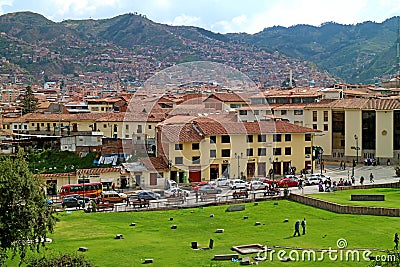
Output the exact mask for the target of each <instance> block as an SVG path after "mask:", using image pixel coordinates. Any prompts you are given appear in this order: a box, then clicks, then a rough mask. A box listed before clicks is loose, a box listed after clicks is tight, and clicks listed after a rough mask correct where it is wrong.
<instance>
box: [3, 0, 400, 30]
mask: <svg viewBox="0 0 400 267" xmlns="http://www.w3.org/2000/svg"><path fill="white" fill-rule="evenodd" d="M17 11H32V12H36V13H39V14H42V15H44V16H45V17H46V18H48V19H50V20H52V21H56V22H59V21H62V20H66V19H89V18H92V19H103V18H112V17H115V16H117V15H121V14H125V13H129V12H132V13H133V12H138V13H140V14H143V15H146V16H147V17H148V18H149V19H151V20H153V21H155V22H159V23H166V24H172V25H190V26H199V27H202V28H205V29H208V30H211V31H214V32H220V33H227V32H247V33H256V32H259V31H262V30H263V29H264V28H267V27H271V26H275V25H280V26H286V27H288V26H292V25H296V24H309V25H315V26H318V25H320V24H321V23H323V22H328V21H334V22H337V23H341V24H355V23H359V22H364V21H375V22H382V21H384V20H386V19H388V18H390V17H393V16H398V15H400V1H399V0H0V15H1V14H5V13H10V12H17Z"/></svg>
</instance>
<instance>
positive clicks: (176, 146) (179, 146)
mask: <svg viewBox="0 0 400 267" xmlns="http://www.w3.org/2000/svg"><path fill="white" fill-rule="evenodd" d="M175 150H183V144H175Z"/></svg>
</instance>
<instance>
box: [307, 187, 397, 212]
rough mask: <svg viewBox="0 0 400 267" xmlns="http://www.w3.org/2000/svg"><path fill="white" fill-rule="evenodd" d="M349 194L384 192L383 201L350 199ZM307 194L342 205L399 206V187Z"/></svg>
mask: <svg viewBox="0 0 400 267" xmlns="http://www.w3.org/2000/svg"><path fill="white" fill-rule="evenodd" d="M351 194H384V195H385V201H351V200H350V196H351ZM309 196H311V197H315V198H319V199H323V200H327V201H331V202H335V203H338V204H342V205H350V206H371V207H385V208H400V188H374V189H358V190H342V191H335V192H332V193H322V194H311V195H309Z"/></svg>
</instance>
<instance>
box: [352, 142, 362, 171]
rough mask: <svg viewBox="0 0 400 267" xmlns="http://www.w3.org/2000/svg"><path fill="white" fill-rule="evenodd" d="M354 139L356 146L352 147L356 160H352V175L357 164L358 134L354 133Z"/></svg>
mask: <svg viewBox="0 0 400 267" xmlns="http://www.w3.org/2000/svg"><path fill="white" fill-rule="evenodd" d="M354 139H355V140H356V146H355V147H354V149H355V150H356V160H355V161H353V167H352V169H351V176H352V177H353V176H354V168H355V167H356V165H357V164H358V150H359V149H360V148H359V147H358V136H357V135H356V134H355V135H354Z"/></svg>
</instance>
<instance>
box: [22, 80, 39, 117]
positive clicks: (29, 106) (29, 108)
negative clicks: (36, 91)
mask: <svg viewBox="0 0 400 267" xmlns="http://www.w3.org/2000/svg"><path fill="white" fill-rule="evenodd" d="M21 109H22V114H27V113H33V112H35V111H36V110H37V109H38V99H37V98H36V97H35V96H34V95H33V91H32V88H31V87H30V86H29V85H28V86H27V87H26V92H25V95H24V97H23V98H22V100H21Z"/></svg>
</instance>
